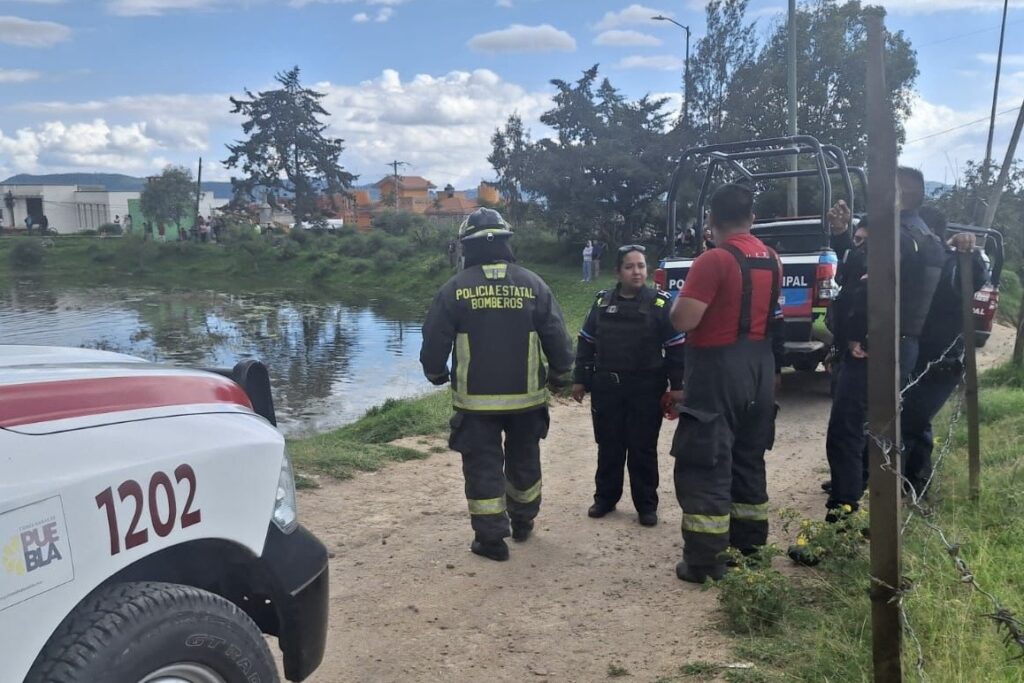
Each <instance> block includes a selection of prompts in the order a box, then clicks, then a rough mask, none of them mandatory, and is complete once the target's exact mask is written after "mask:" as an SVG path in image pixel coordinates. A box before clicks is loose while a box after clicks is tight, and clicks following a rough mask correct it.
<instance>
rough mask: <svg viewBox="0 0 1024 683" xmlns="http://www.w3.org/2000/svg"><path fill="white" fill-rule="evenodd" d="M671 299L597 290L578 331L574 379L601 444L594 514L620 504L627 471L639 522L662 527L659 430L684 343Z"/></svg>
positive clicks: (677, 384)
mask: <svg viewBox="0 0 1024 683" xmlns="http://www.w3.org/2000/svg"><path fill="white" fill-rule="evenodd" d="M670 308H671V299H670V298H669V297H668V295H666V294H662V293H659V292H656V291H655V290H654V289H652V288H650V287H644V288H642V289H641V290H640V291H639V292H637V294H636V296H633V297H624V296H622V291H621V285H618V286H616V287H615V288H614V289H610V290H606V291H602V292H599V293H598V295H597V299H596V301H595V302H594V305H593V306H592V307H591V309H590V313H589V314H588V315H587V319H586V321H585V322H584V323H583V328H582V329H581V330H580V334H579V340H578V342H577V345H576V366H575V371H574V373H575V374H574V378H573V381H574V382H575V383H576V384H583V385H584V386H585V387H587V389H588V390H589V391H590V392H591V397H590V406H591V408H590V412H591V415H592V416H593V422H594V439H595V440H596V441H597V474H596V477H595V483H596V490H595V493H594V506H593V507H592V508H591V516H592V517H600V516H602V515H603V514H605V513H606V512H608V511H610V510H612V509H614V507H615V504H616V503H618V501H619V498H620V497H621V496H622V484H623V466H626V467H628V469H629V483H630V491H631V493H632V497H633V505H634V506H635V507H636V510H637V512H638V513H640V520H641V523H644V524H648V525H650V524H656V523H657V516H656V515H655V512H656V511H657V509H658V433H659V432H660V431H661V420H662V409H661V397H662V395H663V393H664V391H665V388H666V386H667V385H669V386H671V388H672V389H673V390H678V389H682V386H683V342H684V341H685V340H686V335H684V334H682V333H680V332H677V331H676V330H675V329H674V328H673V327H672V323H671V321H670V320H669V310H670Z"/></svg>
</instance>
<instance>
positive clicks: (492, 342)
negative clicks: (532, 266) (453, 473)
mask: <svg viewBox="0 0 1024 683" xmlns="http://www.w3.org/2000/svg"><path fill="white" fill-rule="evenodd" d="M453 349H454V353H453ZM449 355H451V356H452V369H451V376H452V404H453V405H454V407H455V408H456V409H457V410H461V411H466V412H474V413H516V412H521V411H524V410H530V409H533V408H537V407H539V406H542V405H544V404H545V403H546V402H547V390H546V389H545V384H546V383H547V380H548V367H547V366H548V364H550V368H551V373H552V377H553V378H557V379H558V380H559V381H561V379H562V378H563V377H564V376H565V375H566V374H567V373H568V372H569V369H570V368H571V367H572V361H573V354H572V341H571V340H570V338H569V335H568V334H567V333H566V330H565V322H564V321H563V319H562V311H561V309H560V308H559V306H558V302H557V301H555V298H554V296H552V294H551V290H550V289H549V288H548V286H547V284H546V283H545V282H544V281H543V280H542V279H541V278H540V277H539V276H537V275H536V274H535V273H533V272H531V271H529V270H527V269H526V268H522V267H520V266H518V265H516V264H514V263H494V264H490V265H480V266H471V267H469V268H466V269H465V270H463V271H461V272H460V273H458V274H457V275H455V276H454V277H453V278H452V279H450V280H449V281H448V282H446V283H445V284H444V285H443V286H442V287H441V290H440V291H439V292H438V293H437V296H435V297H434V302H433V304H431V306H430V311H429V312H428V313H427V319H426V320H425V321H424V323H423V347H422V348H421V350H420V363H421V364H422V365H423V374H425V375H426V376H427V379H429V380H431V381H435V380H440V379H441V378H443V377H445V376H446V375H447V374H448V357H449Z"/></svg>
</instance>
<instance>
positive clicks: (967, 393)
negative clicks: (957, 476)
mask: <svg viewBox="0 0 1024 683" xmlns="http://www.w3.org/2000/svg"><path fill="white" fill-rule="evenodd" d="M957 259H958V260H959V264H958V265H959V270H960V307H961V312H962V314H963V330H964V369H965V370H966V373H965V378H964V379H965V385H964V399H965V400H966V401H967V458H968V460H967V467H968V481H969V484H968V488H969V490H970V495H971V500H972V501H974V502H977V501H978V496H979V494H980V491H981V439H980V436H979V433H978V362H977V358H976V357H975V349H974V341H975V338H974V287H973V284H974V273H973V271H974V258H973V254H971V253H964V252H960V253H959V254H957Z"/></svg>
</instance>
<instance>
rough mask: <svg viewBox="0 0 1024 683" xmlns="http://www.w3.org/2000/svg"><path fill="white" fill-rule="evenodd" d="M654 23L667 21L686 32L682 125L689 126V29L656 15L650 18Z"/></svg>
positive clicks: (669, 18)
mask: <svg viewBox="0 0 1024 683" xmlns="http://www.w3.org/2000/svg"><path fill="white" fill-rule="evenodd" d="M651 19H653V20H654V21H668V22H671V23H673V24H675V25H676V26H678V27H679V28H681V29H683V30H684V31H686V61H685V62H683V64H684V66H683V123H684V124H689V122H690V118H689V114H690V27H689V26H683V25H682V24H680V23H679V22H678V21H676V20H675V19H672V18H671V17H666V16H662V15H660V14H659V15H658V16H656V17H651Z"/></svg>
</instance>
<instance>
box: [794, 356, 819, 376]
mask: <svg viewBox="0 0 1024 683" xmlns="http://www.w3.org/2000/svg"><path fill="white" fill-rule="evenodd" d="M820 364H821V361H820V360H819V359H818V358H800V359H798V360H795V361H793V369H794V370H796V371H797V372H808V373H814V372H817V371H818V365H820Z"/></svg>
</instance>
